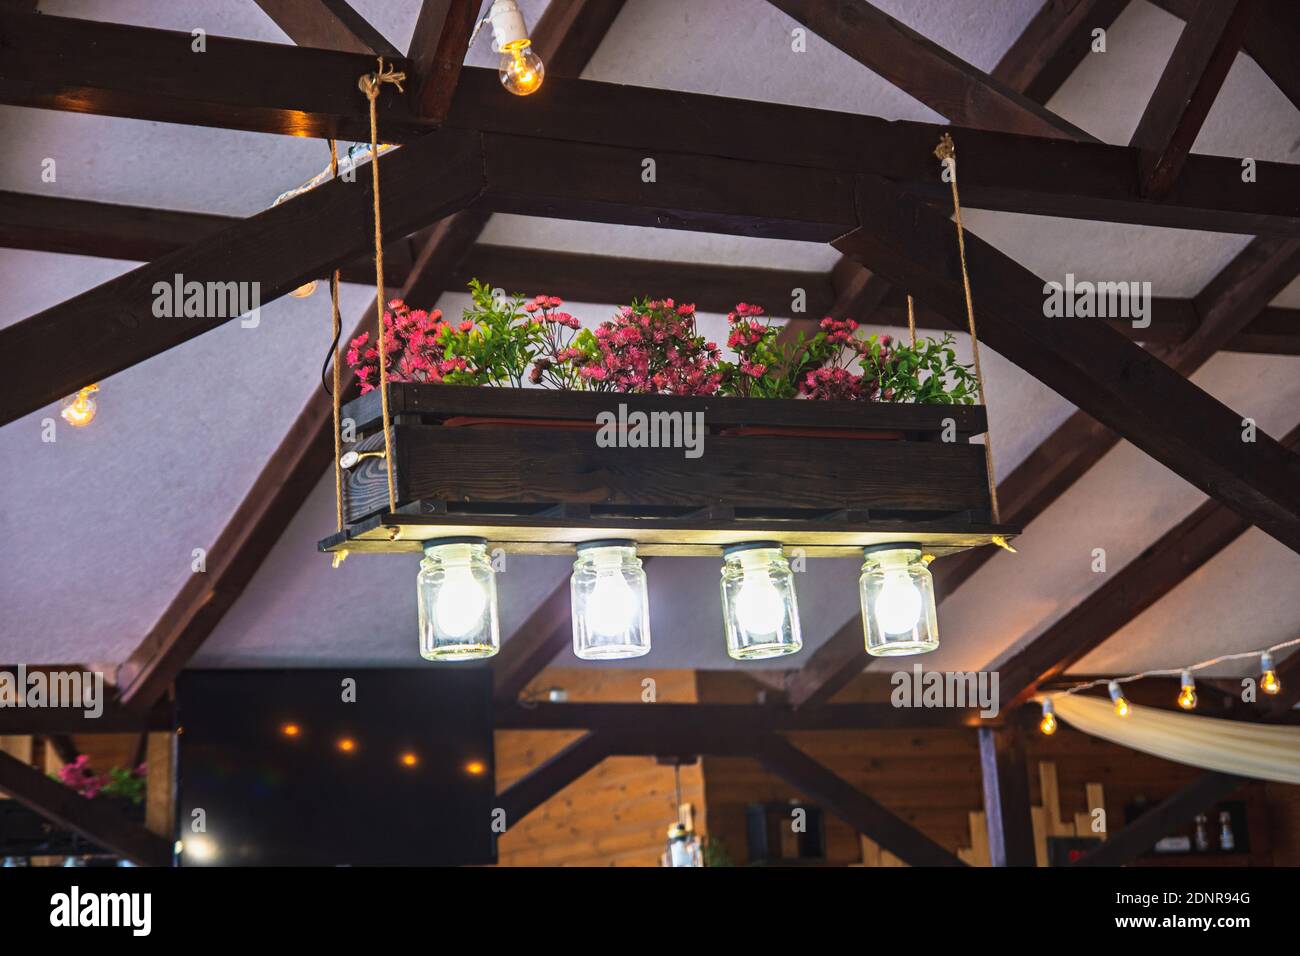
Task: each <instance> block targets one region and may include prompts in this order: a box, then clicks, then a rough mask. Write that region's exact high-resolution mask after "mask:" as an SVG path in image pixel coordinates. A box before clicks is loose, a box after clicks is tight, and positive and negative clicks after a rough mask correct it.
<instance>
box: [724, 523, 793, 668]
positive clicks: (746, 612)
mask: <svg viewBox="0 0 1300 956" xmlns="http://www.w3.org/2000/svg"><path fill="white" fill-rule="evenodd" d="M722 619H723V624H724V626H725V627H726V632H727V653H728V654H729V655H730V656H731V657H733V658H735V659H736V660H738V661H753V660H763V659H764V658H769V657H780V656H781V655H783V654H794V653H795V652H797V651H799V650H800V649H801V648H802V647H803V636H802V634H801V632H800V627H799V604H798V601H797V599H796V597H795V589H794V573H793V572H792V570H791V568H790V562H789V561H788V560H787V559H786V557H785V554H784V552H783V551H782V550H781V546H780V545H779V544H777V543H776V542H775V541H751V542H748V543H745V544H737V545H732V546H731V547H728V548H727V549H726V550H724V551H723V556H722Z"/></svg>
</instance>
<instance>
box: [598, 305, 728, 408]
mask: <svg viewBox="0 0 1300 956" xmlns="http://www.w3.org/2000/svg"><path fill="white" fill-rule="evenodd" d="M595 341H596V346H597V349H598V354H595V355H589V356H587V358H586V360H585V361H584V362H583V363H582V364H581V366H580V367H579V369H578V374H579V375H580V376H581V377H582V378H583V379H584V380H586V382H587V385H588V387H589V388H595V389H600V390H605V391H616V392H628V393H632V394H667V395H712V394H714V393H715V392H717V390H718V387H719V386H720V385H721V384H722V372H721V370H720V369H719V368H718V360H719V358H720V357H721V354H722V353H721V351H720V350H719V349H718V346H717V344H716V343H714V342H708V341H705V339H704V337H703V336H701V335H699V334H698V332H697V330H696V326H695V306H693V305H685V304H684V305H677V304H676V303H675V302H674V301H673V300H672V299H656V300H651V301H647V302H639V303H635V304H633V305H630V306H623V307H622V308H621V309H620V310H619V311H618V314H617V315H615V316H614V318H613V319H612V320H610V321H607V322H602V323H601V324H600V326H599V328H597V329H596V330H595Z"/></svg>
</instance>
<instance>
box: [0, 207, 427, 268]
mask: <svg viewBox="0 0 1300 956" xmlns="http://www.w3.org/2000/svg"><path fill="white" fill-rule="evenodd" d="M268 205H269V202H268ZM241 221H242V220H241V219H240V218H239V217H238V216H220V215H214V214H212V213H201V212H182V211H180V210H174V209H152V208H149V207H146V206H123V205H119V204H117V203H104V202H95V201H94V200H90V199H66V198H63V197H61V196H42V195H40V194H37V193H15V192H6V191H0V247H3V248H7V249H32V250H35V251H37V252H59V253H65V254H67V255H74V256H98V257H100V258H105V259H129V260H132V261H135V262H150V261H152V260H154V259H161V258H162V257H163V256H165V255H168V254H169V253H172V252H175V251H177V250H178V249H181V248H184V247H185V246H187V245H189V244H190V243H192V242H196V241H198V240H199V239H205V238H208V237H209V236H214V235H216V234H217V233H219V232H221V231H222V230H223V229H229V228H231V227H232V226H234V225H236V224H238V223H239V222H241ZM410 267H411V248H410V243H409V241H408V240H406V239H400V240H398V241H396V242H393V243H389V245H387V246H385V247H384V271H385V273H386V274H387V279H386V281H387V282H388V283H390V284H392V285H401V284H402V283H403V282H404V281H405V279H406V272H407V270H409V269H410ZM342 272H343V281H344V282H358V283H362V284H365V285H370V284H373V283H374V281H375V263H374V260H373V257H369V258H367V259H365V260H358V261H356V262H350V263H347V264H345V265H344V266H343V270H342ZM318 278H322V279H324V278H328V275H327V274H326V273H321V275H320V276H319V277H318Z"/></svg>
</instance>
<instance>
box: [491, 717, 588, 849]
mask: <svg viewBox="0 0 1300 956" xmlns="http://www.w3.org/2000/svg"><path fill="white" fill-rule="evenodd" d="M609 752H610V751H609V747H608V741H607V740H606V739H605V738H604V737H603V736H602V735H601V734H586V735H584V736H582V737H579V738H578V739H577V740H575V741H574V742H573V743H571V744H569V745H568V746H566V747H564V748H563V749H562V750H560V751H559V753H557V754H555V755H554V756H552V757H551V758H550V759H549V760H547V761H546V762H545V763H543V764H541V765H540V766H538V767H536V768H534V769H533V770H530V771H529V772H528V773H527V774H525V775H524V776H523V777H521V778H520V779H519V780H516V781H515V782H514V783H512V784H511V785H510V786H508V787H506V789H504V790H502V791H501V792H500V793H499V794H497V806H498V807H500V808H501V809H502V810H504V811H505V816H506V819H505V824H506V829H507V830H509V829H510V828H511V827H513V826H514V825H515V824H517V823H518V822H519V821H520V820H522V819H523V818H524V817H526V816H528V814H530V813H532V812H533V811H534V810H536V809H537V808H538V807H539V806H541V805H542V804H543V803H545V802H546V801H547V800H549V799H551V797H553V796H555V795H556V794H557V793H559V792H560V791H561V790H563V789H564V788H565V787H567V786H568V785H569V784H571V783H573V781H575V780H577V779H578V778H579V777H581V776H582V775H583V774H584V773H586V772H587V771H588V770H591V769H592V768H593V767H595V766H596V765H597V764H599V763H600V762H601V761H602V760H604V759H605V758H606V757H607V756H609Z"/></svg>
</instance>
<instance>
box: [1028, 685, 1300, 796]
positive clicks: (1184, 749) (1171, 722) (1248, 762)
mask: <svg viewBox="0 0 1300 956" xmlns="http://www.w3.org/2000/svg"><path fill="white" fill-rule="evenodd" d="M1052 704H1053V705H1054V706H1055V708H1056V715H1057V716H1058V717H1059V718H1060V719H1062V720H1064V721H1066V722H1067V723H1069V724H1070V725H1071V726H1072V727H1074V728H1075V729H1077V730H1081V731H1083V732H1084V733H1085V734H1091V735H1092V736H1094V737H1101V738H1102V739H1103V740H1109V741H1110V742H1111V743H1116V744H1119V745H1120V746H1122V747H1130V748H1132V749H1133V750H1141V751H1142V752H1143V753H1149V754H1153V755H1154V756H1157V757H1163V758H1164V759H1166V760H1173V761H1175V762H1176V763H1185V764H1190V765H1191V766H1193V767H1204V768H1205V769H1206V770H1219V771H1223V772H1224V773H1235V774H1238V775H1240V776H1243V777H1255V778H1257V779H1259V780H1276V781H1278V782H1280V783H1297V784H1300V727H1279V726H1276V725H1273V724H1252V723H1246V722H1245V721H1240V720H1220V719H1218V718H1216V717H1198V716H1196V715H1195V714H1178V713H1173V712H1171V711H1167V710H1159V709H1157V708H1154V707H1139V706H1138V705H1136V704H1130V706H1131V707H1132V712H1131V713H1130V714H1129V716H1127V717H1120V716H1119V715H1117V714H1116V713H1115V710H1114V707H1113V706H1112V704H1111V702H1110V701H1108V700H1102V699H1100V698H1097V697H1084V696H1083V695H1082V694H1057V695H1055V696H1053V697H1052Z"/></svg>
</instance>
